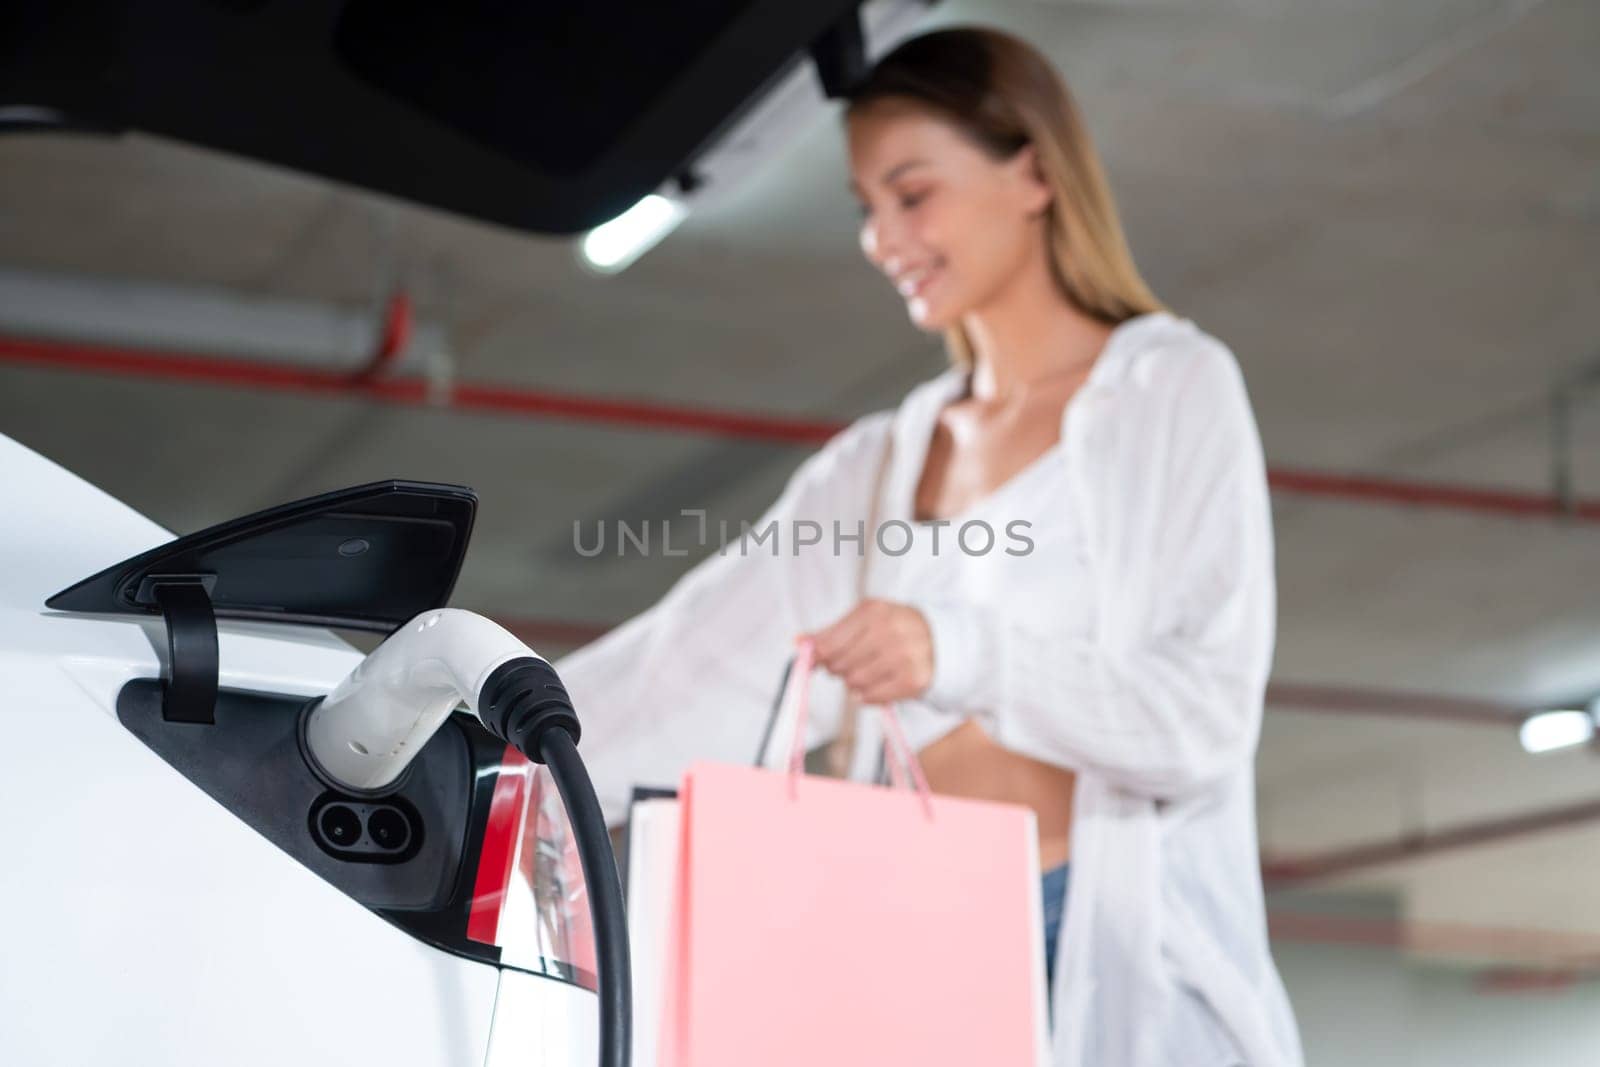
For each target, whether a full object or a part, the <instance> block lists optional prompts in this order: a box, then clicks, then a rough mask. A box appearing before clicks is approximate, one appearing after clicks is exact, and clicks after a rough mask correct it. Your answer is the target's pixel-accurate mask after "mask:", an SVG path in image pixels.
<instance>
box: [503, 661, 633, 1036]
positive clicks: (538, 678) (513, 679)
mask: <svg viewBox="0 0 1600 1067" xmlns="http://www.w3.org/2000/svg"><path fill="white" fill-rule="evenodd" d="M478 717H479V718H480V719H482V720H483V724H484V726H486V727H488V729H489V732H490V733H492V734H494V735H495V736H496V737H498V738H500V739H501V740H503V741H505V742H506V743H507V744H509V745H511V746H512V747H513V748H515V749H516V750H517V751H518V752H521V753H522V754H523V755H524V756H527V757H528V758H529V759H530V760H533V761H534V762H535V763H542V764H544V765H545V766H546V767H549V768H550V777H551V778H553V779H554V780H555V783H556V790H557V792H559V793H560V794H561V802H562V804H564V805H565V806H566V809H567V821H568V822H569V823H570V824H571V825H572V834H573V837H574V838H575V839H576V841H577V844H578V861H579V863H580V864H582V866H583V881H584V884H585V886H586V887H587V889H588V891H589V911H590V914H591V915H592V916H593V920H594V943H595V956H596V965H597V967H598V969H599V972H600V973H599V980H600V1067H629V1063H630V1061H631V1056H632V1051H631V1050H632V1031H633V976H632V970H631V965H630V964H629V962H628V913H627V910H626V908H625V907H624V905H623V902H622V881H621V879H620V878H618V876H617V863H616V857H615V855H614V854H613V853H612V851H611V835H610V832H609V831H608V830H607V828H606V820H605V816H604V815H603V814H602V813H601V811H600V800H599V798H598V797H596V796H595V792H594V783H593V782H591V781H590V780H589V772H588V770H587V769H586V768H585V767H584V765H583V758H582V757H581V756H579V755H578V738H579V736H580V735H581V733H582V730H581V728H580V727H579V725H578V716H577V713H576V712H574V711H573V710H572V701H571V700H570V698H568V696H567V690H566V687H565V686H563V685H562V684H561V678H560V677H559V676H558V675H557V674H556V672H555V668H553V667H551V666H550V664H548V663H546V662H545V661H544V660H542V659H537V658H534V657H532V656H526V657H522V658H519V659H514V660H510V661H508V662H506V663H504V664H502V665H500V666H499V667H497V668H495V670H494V672H493V673H491V674H490V675H489V679H488V681H486V682H484V684H483V692H482V693H481V694H479V700H478Z"/></svg>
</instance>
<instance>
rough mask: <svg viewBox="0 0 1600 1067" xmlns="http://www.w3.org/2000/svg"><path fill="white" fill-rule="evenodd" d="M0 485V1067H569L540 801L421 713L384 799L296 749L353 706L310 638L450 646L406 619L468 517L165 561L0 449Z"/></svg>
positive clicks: (524, 782) (564, 834) (326, 518)
mask: <svg viewBox="0 0 1600 1067" xmlns="http://www.w3.org/2000/svg"><path fill="white" fill-rule="evenodd" d="M0 485H3V486H4V487H5V495H6V498H7V504H6V506H5V507H4V508H3V509H0V560H3V561H4V565H3V567H0V709H3V711H0V716H3V718H0V721H3V722H4V724H5V726H6V728H7V729H6V738H5V743H4V744H3V745H0V824H3V826H4V829H5V833H4V840H5V842H6V848H5V856H4V860H3V861H0V905H3V909H4V911H3V914H4V916H5V919H4V924H3V938H0V1064H7V1065H17V1067H24V1065H25V1067H43V1065H54V1064H60V1065H64V1067H65V1065H70V1067H84V1065H89V1064H117V1065H132V1064H137V1065H146V1064H148V1065H163V1067H165V1065H171V1064H207V1065H212V1064H227V1065H229V1067H246V1065H253V1064H260V1065H262V1067H266V1065H272V1067H281V1065H283V1064H362V1065H365V1064H383V1065H385V1067H405V1065H413V1064H414V1065H417V1067H423V1065H427V1067H441V1065H447V1064H460V1065H463V1067H465V1065H471V1067H483V1065H489V1067H502V1065H512V1064H515V1065H518V1067H534V1065H547V1064H548V1065H556V1064H560V1065H563V1067H565V1065H569V1064H570V1065H578V1064H583V1065H588V1064H592V1063H594V1062H596V1057H597V1051H598V1046H599V1045H600V1043H601V1041H600V1038H601V1019H602V1017H603V1016H604V1014H605V1013H604V1012H602V1011H599V1010H597V993H596V990H597V988H598V986H599V983H598V980H597V977H596V975H597V964H596V952H597V947H596V945H597V939H596V936H595V930H596V926H595V925H594V924H593V923H592V921H591V911H590V901H589V899H588V895H587V894H586V892H585V882H584V879H583V877H582V873H581V868H582V864H581V863H580V861H579V848H580V846H579V842H578V841H577V840H576V839H575V837H574V835H573V834H572V833H571V832H570V830H569V823H568V821H567V819H566V817H565V814H564V808H563V805H562V803H561V797H560V796H559V795H558V792H557V790H556V789H555V788H554V787H553V785H552V776H551V771H550V770H549V769H547V768H545V767H541V766H537V765H536V764H532V763H530V762H529V761H528V760H527V759H525V758H524V757H523V756H522V755H521V754H520V753H519V752H517V751H516V750H515V749H514V748H513V747H511V746H509V745H508V744H507V743H506V742H505V741H503V740H500V739H499V738H498V737H496V736H494V735H493V734H491V733H490V732H489V731H488V730H487V729H485V728H484V726H483V725H481V723H480V721H479V719H478V718H477V717H476V716H474V715H470V714H468V713H467V712H465V711H455V712H454V713H452V712H451V709H452V708H454V707H455V706H456V704H457V697H456V695H455V693H454V690H451V689H450V688H449V686H448V685H446V686H445V688H444V689H443V690H441V691H442V692H444V693H445V694H446V696H445V697H444V698H443V699H439V698H438V693H437V692H436V693H435V699H434V701H433V703H434V706H435V707H436V708H437V709H438V711H439V714H438V715H437V716H436V718H439V719H442V720H443V721H442V724H441V725H440V727H439V728H438V729H437V730H436V731H435V732H433V733H432V736H431V737H429V736H427V734H426V731H423V732H421V733H416V732H413V733H412V734H411V735H405V734H403V733H402V734H401V735H398V736H399V740H398V741H396V742H395V743H394V744H393V745H392V746H391V748H393V749H394V750H395V751H397V752H400V753H402V755H403V756H406V758H402V759H400V760H399V761H398V762H397V763H393V765H392V767H391V770H394V769H396V768H401V767H403V770H399V772H398V775H397V777H395V779H394V780H393V781H392V782H390V783H389V784H388V785H387V786H381V787H378V788H361V787H347V786H348V776H347V777H346V778H344V779H342V780H341V779H338V778H333V777H330V775H329V774H328V773H327V772H326V771H325V770H324V768H323V767H322V766H321V765H320V764H319V761H318V760H317V759H316V757H315V753H314V752H313V751H312V746H310V745H308V740H307V736H306V733H307V723H308V721H309V720H310V719H311V718H312V715H311V712H312V711H314V709H315V708H316V706H317V705H318V703H319V701H318V699H317V698H326V697H328V695H329V694H330V693H332V692H333V691H334V690H335V687H337V686H339V685H340V684H341V682H346V680H347V679H350V682H347V683H346V684H347V686H348V685H349V684H351V683H352V682H353V683H356V684H359V683H361V682H362V681H363V680H364V679H363V678H362V677H361V676H360V675H359V674H358V675H356V676H354V677H352V672H353V671H355V668H357V667H358V666H361V665H362V664H363V662H364V657H363V655H362V653H361V652H359V651H357V650H356V649H355V648H353V647H351V646H350V645H349V644H347V643H345V642H344V641H342V640H340V639H339V638H338V637H336V636H335V635H334V634H333V633H332V632H330V630H329V629H328V628H327V627H330V626H333V627H341V628H357V629H367V630H382V631H390V630H394V629H396V628H397V627H402V626H403V625H404V624H406V623H408V622H412V623H414V625H415V626H417V627H418V628H419V634H420V636H419V637H418V640H424V639H426V638H427V636H428V634H427V632H426V631H427V627H429V626H431V625H433V623H436V622H439V621H440V620H441V619H443V621H445V622H447V623H448V622H450V621H451V620H450V619H449V618H445V616H467V613H465V612H438V611H433V610H432V609H440V608H442V607H443V605H444V604H445V602H446V600H447V599H448V596H449V593H450V589H451V586H452V585H453V584H454V581H455V577H456V574H457V572H458V570H459V567H460V564H461V559H462V556H463V554H464V552H465V550H466V547H467V540H468V538H469V536H470V533H471V528H472V518H473V512H474V508H475V504H476V500H475V497H474V495H473V494H472V493H471V491H470V490H466V489H463V488H460V487H455V486H439V485H429V484H423V483H414V482H384V483H378V484H374V485H369V486H362V487H357V488H355V489H352V490H347V491H344V492H340V493H332V494H327V495H325V496H322V497H317V498H314V499H312V500H309V501H302V502H298V503H295V504H290V505H287V506H284V507H280V508H274V509H271V510H270V511H267V512H262V513H259V514H257V515H254V516H247V517H245V518H242V519H240V520H236V521H233V522H229V523H224V524H222V525H220V526H216V527H212V528H211V529H209V530H206V531H201V532H199V533H197V534H193V535H190V536H187V537H182V538H177V539H174V538H173V536H172V534H171V533H169V532H168V531H167V530H164V529H162V528H161V527H160V526H158V525H156V524H155V523H153V522H151V521H150V520H149V519H147V518H145V517H144V516H142V515H140V514H138V513H137V512H136V511H134V510H133V509H132V508H130V507H128V506H126V505H125V504H122V503H121V502H119V501H117V500H115V499H113V498H112V497H110V496H108V495H107V494H105V493H104V492H101V491H100V490H98V489H96V488H95V487H94V486H92V485H90V484H88V483H87V482H85V481H83V480H82V479H80V478H78V477H76V476H75V475H73V474H72V473H70V472H69V471H66V470H64V469H62V468H61V467H59V466H57V465H56V464H54V463H52V462H50V461H49V460H48V459H46V458H44V457H43V456H40V455H38V454H36V453H34V452H32V451H30V450H28V449H27V448H25V447H23V446H22V445H20V444H18V443H16V442H15V441H12V440H11V439H9V438H6V437H3V436H0ZM430 612H431V613H430ZM470 618H471V619H476V618H477V617H476V616H471V617H470ZM430 620H431V621H430ZM483 621H484V620H479V622H480V623H481V622H483ZM440 629H441V630H443V629H445V627H440ZM500 633H501V634H503V631H500ZM504 636H505V638H506V639H508V640H510V638H509V635H504ZM396 641H397V638H391V639H390V641H388V642H385V644H384V645H383V646H381V647H380V648H379V650H378V651H376V652H374V653H373V654H372V657H371V658H370V659H366V660H365V662H367V663H368V664H369V665H370V664H372V663H374V662H375V661H377V659H378V657H379V654H380V653H382V652H384V650H385V649H388V648H390V647H391V645H394V644H395V642H396ZM517 647H520V646H517ZM401 654H402V653H398V652H397V653H395V654H394V655H401ZM406 654H409V653H406ZM391 658H393V656H391ZM505 658H506V657H505V656H503V655H502V656H499V657H498V659H499V660H500V661H503V660H504V659H505ZM435 666H437V664H435ZM371 669H372V668H371V667H370V666H369V667H364V668H363V672H365V671H369V670H371ZM429 669H430V670H431V669H433V668H429ZM546 669H547V668H546ZM469 671H470V668H469ZM502 673H503V672H502ZM551 677H553V674H552V675H551ZM391 680H392V679H391ZM423 681H425V682H429V681H431V682H432V683H437V682H438V681H439V680H438V679H437V678H433V679H431V680H430V679H427V678H424V679H423ZM457 688H459V687H457ZM341 692H343V690H341ZM392 695H393V694H392V693H390V692H387V691H386V692H385V693H383V694H382V698H383V700H385V701H387V700H389V698H390V697H391V696H392ZM464 702H465V703H467V704H468V705H469V706H471V705H472V704H473V700H472V697H471V696H470V695H468V696H467V697H466V698H465V700H464ZM411 717H412V718H413V719H414V718H416V716H411ZM355 736H356V735H351V739H350V740H348V741H343V742H341V743H342V744H343V745H344V748H345V751H344V753H343V755H344V756H346V757H347V758H355V757H354V755H353V754H355V753H361V754H363V755H364V754H365V753H364V752H363V748H364V746H363V745H362V743H361V742H360V741H359V740H356V739H355ZM408 736H409V738H410V739H411V740H413V741H414V743H415V744H416V745H417V747H418V749H419V750H418V751H417V752H416V753H415V755H414V756H410V754H407V753H405V752H404V746H405V745H406V743H407V740H408ZM423 742H425V743H423ZM369 743H370V742H369ZM322 762H325V763H326V762H329V761H326V760H324V761H322ZM563 791H564V790H563ZM575 822H576V820H575ZM613 877H614V873H613ZM596 896H598V894H596ZM601 947H602V950H603V946H601Z"/></svg>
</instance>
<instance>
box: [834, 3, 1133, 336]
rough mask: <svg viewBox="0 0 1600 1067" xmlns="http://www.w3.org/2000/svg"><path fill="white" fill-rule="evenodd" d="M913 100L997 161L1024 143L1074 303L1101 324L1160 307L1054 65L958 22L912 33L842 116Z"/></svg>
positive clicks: (956, 332) (1054, 265)
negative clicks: (1040, 181) (1034, 161)
mask: <svg viewBox="0 0 1600 1067" xmlns="http://www.w3.org/2000/svg"><path fill="white" fill-rule="evenodd" d="M885 101H893V102H910V103H912V104H915V105H918V106H921V107H925V108H927V109H929V110H931V111H933V112H934V113H935V114H937V115H938V116H939V117H940V118H942V119H945V120H946V121H948V122H950V123H951V124H952V125H953V126H955V127H956V128H957V129H958V130H960V131H961V132H962V133H963V134H965V135H966V136H967V137H968V138H969V139H971V140H972V141H973V142H974V143H975V144H976V145H978V147H979V148H981V149H983V150H984V151H985V152H987V153H988V154H990V155H991V156H993V157H994V158H996V159H1009V158H1010V157H1012V156H1014V155H1015V154H1016V153H1017V152H1019V151H1021V150H1022V149H1023V148H1025V147H1027V146H1028V145H1032V146H1033V149H1034V153H1035V155H1036V156H1037V158H1038V164H1039V169H1040V171H1041V172H1042V173H1043V175H1044V178H1045V180H1046V181H1047V182H1048V183H1049V184H1050V187H1051V189H1052V190H1053V191H1054V194H1055V195H1054V196H1053V197H1052V198H1051V203H1050V206H1049V208H1048V209H1047V217H1046V224H1047V226H1048V228H1049V229H1048V240H1049V252H1050V269H1051V274H1052V275H1053V276H1054V278H1055V281H1056V284H1057V286H1058V287H1059V288H1060V290H1061V292H1062V295H1063V296H1065V297H1066V299H1067V300H1069V301H1070V302H1071V303H1072V305H1073V306H1074V307H1076V308H1077V309H1078V310H1080V311H1082V312H1083V313H1085V314H1087V315H1090V316H1093V317H1094V318H1096V319H1099V320H1100V321H1102V322H1105V323H1107V324H1108V325H1113V326H1114V325H1116V324H1118V323H1121V322H1123V321H1125V320H1127V319H1130V318H1133V317H1134V316H1135V315H1141V314H1144V313H1146V312H1150V311H1159V310H1162V304H1161V301H1159V300H1157V299H1156V296H1155V294H1154V293H1152V292H1151V291H1150V287H1149V286H1148V285H1146V284H1145V281H1144V279H1143V278H1142V277H1141V276H1140V275H1139V270H1138V268H1137V267H1135V266H1134V263H1133V255H1132V253H1131V252H1129V250H1128V241H1127V238H1126V236H1124V234H1123V231H1122V221H1121V219H1120V218H1118V216H1117V205H1116V201H1115V200H1114V199H1113V198H1112V196H1111V189H1110V186H1109V185H1108V184H1107V182H1106V176H1105V171H1104V169H1103V168H1102V167H1101V165H1100V157H1099V154H1098V153H1096V152H1095V149H1094V144H1093V142H1091V140H1090V139H1089V132H1088V129H1087V128H1086V127H1085V126H1084V123H1083V119H1082V117H1081V116H1080V115H1079V113H1078V107H1077V104H1076V103H1074V102H1073V99H1072V93H1071V92H1070V91H1069V90H1068V89H1067V85H1066V82H1065V81H1064V80H1063V79H1062V77H1061V75H1060V74H1058V73H1057V72H1056V69H1055V68H1054V67H1053V66H1051V64H1050V61H1049V60H1048V59H1046V58H1045V57H1044V56H1043V55H1042V54H1041V53H1040V52H1039V51H1038V50H1037V49H1035V48H1034V47H1033V46H1032V45H1029V44H1028V43H1026V42H1025V41H1022V40H1021V39H1019V38H1016V37H1013V36H1011V35H1010V34H1008V33H1001V32H1000V31H998V30H990V29H981V28H977V27H962V28H956V29H948V30H937V31H934V32H933V33H927V34H923V35H922V36H920V37H914V38H912V39H911V40H909V41H906V42H905V43H903V44H901V45H900V46H899V47H898V48H896V49H894V51H892V52H890V53H889V54H888V55H886V56H884V57H883V58H882V59H881V60H879V61H878V63H877V64H876V65H875V66H874V67H873V68H872V70H871V71H870V72H869V73H868V74H867V75H866V77H865V78H863V79H862V81H861V82H860V83H859V84H858V85H857V86H856V87H855V88H854V89H853V90H852V91H851V93H850V100H849V107H848V111H847V114H857V113H859V112H861V111H863V110H865V109H866V108H868V107H871V106H873V105H874V104H878V103H882V102H885ZM945 343H946V347H947V348H948V350H949V352H950V360H951V362H952V363H955V364H957V365H959V366H970V365H971V364H972V343H971V340H970V339H969V338H968V337H967V333H966V330H965V329H964V328H963V327H961V326H960V325H957V326H954V327H952V328H951V329H949V330H947V331H946V333H945Z"/></svg>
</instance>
